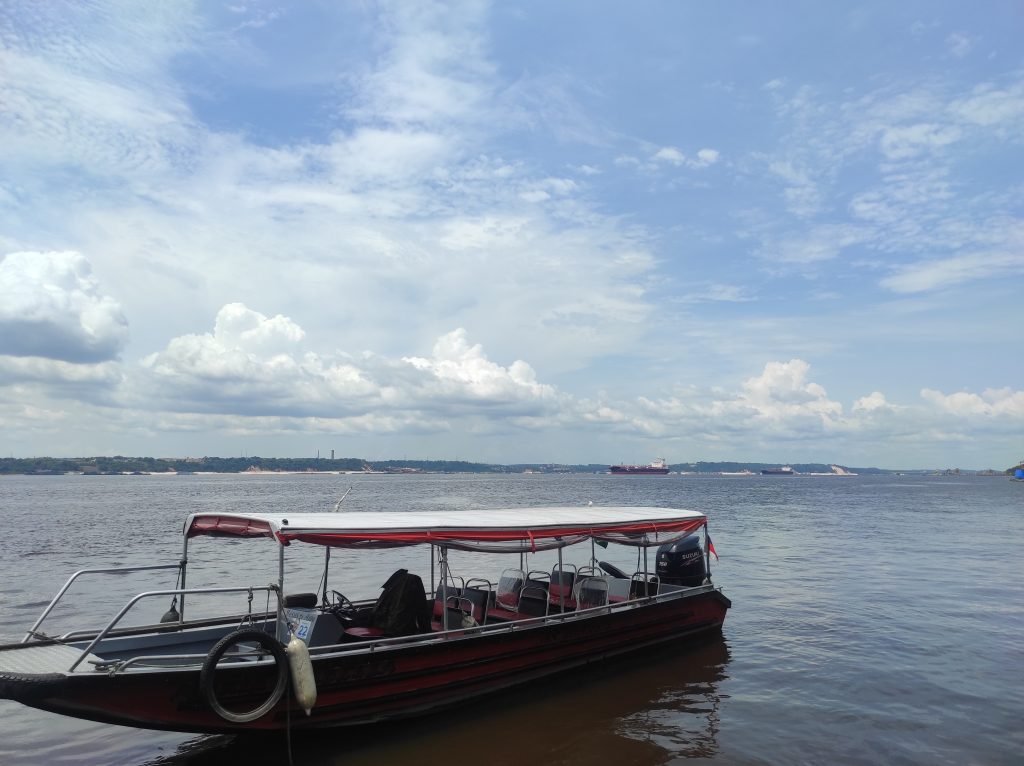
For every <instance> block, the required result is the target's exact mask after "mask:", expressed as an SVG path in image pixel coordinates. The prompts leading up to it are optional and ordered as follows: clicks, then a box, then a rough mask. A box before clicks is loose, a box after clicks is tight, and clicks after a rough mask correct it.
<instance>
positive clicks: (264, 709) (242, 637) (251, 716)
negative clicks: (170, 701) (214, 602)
mask: <svg viewBox="0 0 1024 766" xmlns="http://www.w3.org/2000/svg"><path fill="white" fill-rule="evenodd" d="M242 643H249V644H259V645H260V646H261V647H263V648H264V649H266V650H267V651H268V652H270V654H271V656H273V658H274V664H275V666H276V667H277V683H275V684H274V688H273V690H272V691H271V692H270V696H269V697H267V699H266V700H264V701H263V703H262V704H261V705H259V706H258V707H255V708H253V709H252V710H249V711H246V712H241V713H236V712H235V711H233V710H228V709H227V708H226V707H224V706H223V705H222V704H221V703H220V700H218V699H217V692H216V690H215V689H214V688H213V676H214V673H215V672H216V670H217V663H218V662H220V660H221V658H222V657H223V656H224V655H225V654H226V653H227V651H228V650H229V649H230V648H231V647H233V646H234V645H235V644H242ZM237 672H245V671H243V670H239V671H237ZM287 687H288V658H287V656H286V655H285V652H284V647H283V646H281V644H280V642H279V641H278V640H277V639H276V638H274V637H273V636H271V635H270V634H269V633H264V632H263V631H262V630H254V629H252V628H246V629H243V630H236V631H235V632H234V633H228V634H227V635H226V636H224V638H222V639H221V640H220V641H218V642H217V643H216V644H214V646H213V648H212V649H211V650H210V653H209V654H208V655H206V659H205V660H204V661H203V668H202V670H201V671H200V673H199V689H200V691H201V692H202V693H203V697H204V698H205V699H206V702H207V703H208V704H209V706H210V707H211V708H212V709H213V712H215V713H216V714H217V715H219V716H220V717H221V718H223V719H224V720H225V721H231V722H232V723H249V722H250V721H255V720H256V719H257V718H261V717H263V716H265V715H266V714H267V713H269V712H270V711H271V709H272V708H273V707H274V705H276V704H277V703H278V700H280V699H281V696H282V695H283V694H284V692H285V689H286V688H287Z"/></svg>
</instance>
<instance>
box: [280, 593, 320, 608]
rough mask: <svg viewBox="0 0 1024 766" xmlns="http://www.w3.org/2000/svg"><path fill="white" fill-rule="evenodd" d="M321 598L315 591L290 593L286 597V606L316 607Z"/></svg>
mask: <svg viewBox="0 0 1024 766" xmlns="http://www.w3.org/2000/svg"><path fill="white" fill-rule="evenodd" d="M319 603H320V599H319V598H317V595H316V594H315V593H289V594H288V595H287V596H285V597H284V608H285V609H290V608H293V607H295V608H298V609H316V606H317V604H319Z"/></svg>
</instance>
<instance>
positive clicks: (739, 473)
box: [0, 455, 1015, 479]
mask: <svg viewBox="0 0 1024 766" xmlns="http://www.w3.org/2000/svg"><path fill="white" fill-rule="evenodd" d="M780 465H782V463H740V462H734V461H719V462H705V461H699V462H696V463H670V464H668V468H669V471H670V472H671V474H673V475H720V476H727V477H737V478H743V477H745V476H757V475H760V474H761V471H762V470H766V469H767V470H772V469H777V468H778V467H779V466H780ZM785 465H788V466H791V467H792V469H793V471H794V474H795V475H798V476H837V477H842V476H843V475H844V474H856V475H862V476H863V475H892V476H900V475H907V476H927V475H932V476H934V475H944V476H960V475H967V476H978V475H981V476H1005V475H1007V474H1012V473H1013V470H1014V467H1015V466H1014V467H1011V468H1009V469H1005V470H995V469H984V470H968V469H960V468H930V469H887V468H874V467H856V466H846V465H839V464H837V463H786V464H785ZM609 469H610V465H609V464H605V463H578V464H562V463H512V464H498V463H472V462H468V461H463V460H372V461H371V460H366V459H363V458H354V457H352V458H337V459H334V458H261V457H239V458H223V457H209V456H205V457H201V458H195V457H184V458H152V457H127V456H123V455H117V456H114V457H108V456H93V457H78V458H54V457H35V458H0V475H33V476H57V475H62V474H82V475H97V476H103V475H142V474H149V475H168V476H175V475H187V474H251V475H255V476H266V475H274V474H277V475H286V474H287V475H299V474H309V475H317V474H320V475H323V474H334V475H376V474H600V473H608V472H609ZM648 478H652V477H648ZM653 478H655V479H656V478H657V477H653Z"/></svg>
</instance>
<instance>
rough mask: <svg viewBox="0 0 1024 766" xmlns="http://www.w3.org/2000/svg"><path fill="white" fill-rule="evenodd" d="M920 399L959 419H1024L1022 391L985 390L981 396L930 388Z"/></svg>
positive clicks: (1023, 394)
mask: <svg viewBox="0 0 1024 766" xmlns="http://www.w3.org/2000/svg"><path fill="white" fill-rule="evenodd" d="M921 398H922V399H924V400H925V401H926V402H928V403H929V404H930V405H932V406H934V407H936V408H938V409H939V410H941V411H943V412H948V413H949V414H951V415H955V416H957V417H959V418H971V417H979V416H980V417H985V418H1012V419H1024V391H1013V390H1012V389H1010V388H998V389H991V388H988V389H985V390H984V391H983V392H982V393H981V394H972V393H969V392H966V391H961V392H957V393H955V394H943V393H942V392H941V391H935V390H933V389H930V388H924V389H922V390H921Z"/></svg>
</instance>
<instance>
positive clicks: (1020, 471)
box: [1010, 468, 1024, 481]
mask: <svg viewBox="0 0 1024 766" xmlns="http://www.w3.org/2000/svg"><path fill="white" fill-rule="evenodd" d="M1010 481H1024V468H1015V469H1014V471H1013V476H1011V477H1010Z"/></svg>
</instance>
